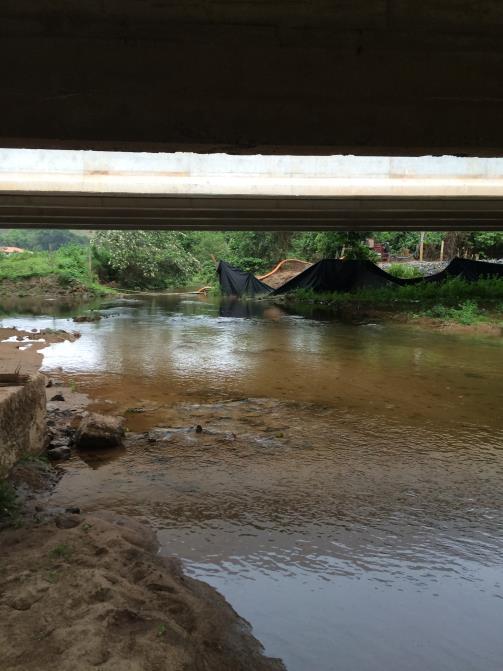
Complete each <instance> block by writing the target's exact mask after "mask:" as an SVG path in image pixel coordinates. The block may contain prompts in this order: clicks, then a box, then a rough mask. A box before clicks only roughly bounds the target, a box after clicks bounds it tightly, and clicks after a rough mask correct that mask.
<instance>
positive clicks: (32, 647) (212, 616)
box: [0, 512, 284, 671]
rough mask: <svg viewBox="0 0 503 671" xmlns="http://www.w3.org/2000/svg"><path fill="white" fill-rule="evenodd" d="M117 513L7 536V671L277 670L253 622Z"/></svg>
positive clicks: (64, 518) (0, 593)
mask: <svg viewBox="0 0 503 671" xmlns="http://www.w3.org/2000/svg"><path fill="white" fill-rule="evenodd" d="M156 549H157V548H156V543H155V538H154V535H153V534H152V533H151V532H150V531H149V530H148V529H147V528H146V527H144V526H142V525H141V524H139V523H137V522H135V521H134V520H132V519H129V518H125V517H121V516H117V515H114V514H112V513H106V512H103V513H95V514H93V515H92V516H91V515H75V514H60V515H58V516H56V517H55V519H53V520H52V521H46V522H45V523H43V524H40V525H37V526H34V527H32V528H30V529H29V530H26V529H19V530H11V531H4V532H2V536H1V544H0V621H1V623H2V626H1V628H0V650H1V651H2V664H1V668H2V670H3V671H45V670H47V671H53V670H54V669H58V671H84V670H88V669H93V668H99V669H102V670H103V671H106V670H110V671H119V670H120V671H156V670H159V671H161V670H162V671H175V670H176V671H182V670H184V671H188V670H189V669H194V671H196V670H198V669H200V670H201V671H203V670H204V671H226V670H227V671H252V670H253V671H272V670H273V669H276V670H280V669H283V668H284V667H283V665H282V664H281V663H280V662H279V661H277V660H271V659H268V658H265V657H263V656H262V654H261V647H260V644H259V643H258V642H257V641H256V640H255V639H254V638H253V636H252V635H251V634H250V628H249V625H248V624H247V623H246V622H245V621H243V620H242V619H241V618H239V616H238V615H237V614H236V613H235V612H234V611H233V610H232V608H231V607H230V606H229V605H228V604H227V602H226V601H225V600H224V598H223V597H222V596H220V595H219V594H218V593H217V592H216V591H215V590H213V589H212V588H211V587H209V586H208V585H205V584H204V583H201V582H199V581H197V580H193V579H191V578H189V577H187V576H185V575H184V574H183V572H182V569H181V567H180V564H179V563H178V562H177V561H175V560H163V559H161V558H160V557H159V556H157V555H156Z"/></svg>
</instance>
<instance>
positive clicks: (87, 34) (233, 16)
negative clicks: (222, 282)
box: [0, 0, 503, 156]
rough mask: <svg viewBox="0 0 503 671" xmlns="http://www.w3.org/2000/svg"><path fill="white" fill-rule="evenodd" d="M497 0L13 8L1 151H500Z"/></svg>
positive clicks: (53, 2) (52, 3)
mask: <svg viewBox="0 0 503 671" xmlns="http://www.w3.org/2000/svg"><path fill="white" fill-rule="evenodd" d="M502 27H503V9H502V5H501V2H499V0H475V1H474V0H460V1H458V2H452V0H407V1H402V2H396V1H395V0H354V1H351V2H348V1H345V2H333V1H332V2H330V1H329V0H298V1H296V2H291V1H289V0H271V1H270V2H262V1H253V0H251V1H247V2H244V1H234V2H223V1H222V0H194V1H193V2H163V1H162V0H161V1H159V0H142V1H141V2H139V1H138V0H80V2H76V1H73V0H71V1H68V2H64V3H61V2H60V1H59V0H45V1H44V2H43V3H41V2H40V0H17V1H16V2H6V3H3V4H2V7H1V8H0V59H1V62H2V64H3V65H4V68H3V74H2V78H1V81H0V95H1V100H2V103H3V104H2V105H1V106H0V146H9V147H46V148H62V147H66V148H80V149H81V148H88V149H98V148H101V149H116V150H121V151H123V150H127V149H129V150H134V151H145V150H147V151H161V150H162V151H190V150H191V151H199V152H215V151H228V152H230V153H240V154H254V153H260V152H262V153H275V154H313V155H318V154H319V155H321V154H325V155H326V154H336V153H354V154H359V155H366V154H374V155H422V154H427V153H433V154H442V153H453V154H464V155H471V156H497V155H501V154H502V153H503V124H501V118H502V116H503V96H502V93H501V81H502V80H503V42H502V40H501V29H502Z"/></svg>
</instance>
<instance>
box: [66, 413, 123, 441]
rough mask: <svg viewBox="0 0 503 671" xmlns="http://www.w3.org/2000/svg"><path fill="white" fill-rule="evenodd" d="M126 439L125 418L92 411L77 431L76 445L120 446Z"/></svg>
mask: <svg viewBox="0 0 503 671" xmlns="http://www.w3.org/2000/svg"><path fill="white" fill-rule="evenodd" d="M123 439H124V427H123V420H122V418H120V417H108V416H106V415H98V414H96V413H91V414H89V415H88V416H87V417H85V418H84V419H83V420H82V421H81V423H80V426H79V428H78V429H77V431H76V432H75V437H74V443H75V446H76V447H78V448H81V449H96V448H107V447H120V446H121V445H122V441H123Z"/></svg>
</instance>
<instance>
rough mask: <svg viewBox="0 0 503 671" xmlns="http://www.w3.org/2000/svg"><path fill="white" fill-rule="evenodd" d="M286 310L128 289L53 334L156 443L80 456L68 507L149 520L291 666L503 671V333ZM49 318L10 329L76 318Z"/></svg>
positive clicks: (86, 376) (55, 350) (134, 442)
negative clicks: (97, 312) (128, 294)
mask: <svg viewBox="0 0 503 671" xmlns="http://www.w3.org/2000/svg"><path fill="white" fill-rule="evenodd" d="M288 310H289V312H288V313H287V312H286V311H285V308H283V307H281V306H274V305H271V304H266V303H255V304H253V303H227V304H224V305H219V304H218V303H217V302H214V301H211V300H208V299H204V298H196V297H189V296H141V297H133V298H132V299H130V300H127V301H117V302H115V303H113V302H110V303H109V304H108V305H106V306H104V308H103V309H102V310H101V312H102V314H103V315H104V318H103V319H102V320H101V321H99V322H97V323H95V324H79V325H78V330H79V331H81V333H82V336H81V338H80V339H78V340H77V341H76V342H74V343H66V342H65V343H57V344H54V345H52V346H51V347H50V348H49V349H48V350H47V351H46V352H45V359H44V369H45V372H47V374H51V375H53V376H55V377H57V378H60V379H62V380H64V381H65V382H66V383H69V384H71V385H75V386H76V388H77V389H78V390H79V391H82V392H84V393H86V394H88V395H89V396H90V397H91V398H92V407H94V408H95V409H97V410H100V411H103V412H113V413H122V414H124V415H125V417H127V423H128V426H129V428H130V430H131V432H133V433H135V432H149V435H148V436H147V435H144V436H140V435H138V436H137V435H134V436H132V437H131V438H130V439H128V446H127V449H126V450H125V451H121V452H117V453H113V454H109V455H101V456H99V455H92V454H86V455H81V457H77V456H74V457H72V459H71V460H70V461H69V462H66V464H65V466H64V468H65V470H66V475H65V477H64V478H62V479H61V481H60V482H59V484H58V485H57V487H56V489H55V490H54V492H53V493H52V494H51V501H52V502H53V503H54V504H55V505H62V506H65V505H77V506H80V507H82V508H83V509H84V510H86V511H93V510H95V509H99V508H108V509H111V510H113V511H115V512H118V513H124V514H129V515H134V516H138V517H139V518H141V519H147V520H149V521H150V523H152V524H153V525H154V527H155V528H156V530H157V532H158V538H159V541H160V543H161V548H162V552H163V553H165V554H166V555H177V556H178V557H180V558H181V559H182V560H183V562H184V565H185V567H186V569H187V571H188V572H189V573H191V574H192V575H194V576H196V577H199V578H201V579H203V580H205V581H207V582H209V583H210V584H212V585H213V586H215V587H217V588H218V589H219V591H221V592H222V593H223V594H224V596H226V598H227V599H228V600H229V601H230V603H231V604H232V605H233V606H234V607H235V608H236V610H237V611H238V613H239V614H240V615H242V616H243V617H245V618H247V619H248V620H249V621H250V622H251V624H252V625H253V629H254V634H255V635H256V636H257V638H259V639H260V640H261V641H262V643H263V644H264V645H265V648H266V652H267V654H269V655H272V656H278V657H281V658H282V659H283V660H284V661H285V663H286V665H287V668H288V669H289V670H290V671H315V670H316V671H332V670H334V669H340V670H342V671H353V670H356V669H357V670H358V671H381V670H382V671H403V670H405V669H407V670H410V671H424V669H428V671H444V670H445V671H469V670H470V671H471V670H473V671H500V669H501V659H503V641H502V639H501V622H502V621H503V558H502V557H503V554H502V550H503V537H502V531H503V516H502V512H503V484H502V483H503V449H502V447H503V416H502V413H501V407H502V399H503V379H502V375H501V372H502V366H501V363H502V354H503V349H502V341H501V338H482V337H472V336H461V335H446V334H440V333H434V332H433V333H431V332H427V331H424V330H419V329H418V330H414V329H411V328H410V327H406V326H400V325H397V324H388V325H386V324H379V323H365V324H359V325H358V324H345V323H342V322H340V321H338V320H336V319H335V318H334V319H332V318H330V315H327V313H326V312H325V313H323V319H316V317H317V315H316V314H314V315H313V317H314V318H302V317H300V316H298V315H296V314H295V310H294V309H292V308H288ZM32 312H34V313H37V312H41V313H45V315H46V316H40V315H39V316H36V315H35V316H33V314H30V315H29V316H18V317H14V316H9V317H5V318H3V320H2V323H3V325H4V326H11V325H15V326H18V327H29V328H33V327H37V328H57V329H65V330H72V329H74V328H75V325H74V324H73V322H71V320H69V319H68V317H67V316H66V314H65V312H63V314H62V313H61V311H60V309H59V308H57V307H54V308H52V309H51V308H49V309H48V308H47V307H44V308H42V307H39V306H34V307H33V310H32ZM49 312H53V315H52V316H51V315H48V313H49ZM68 312H71V308H70V307H69V308H68ZM196 425H200V426H201V427H202V428H203V431H202V432H201V433H196V431H195V430H194V427H195V426H196ZM155 427H166V430H164V431H158V430H155Z"/></svg>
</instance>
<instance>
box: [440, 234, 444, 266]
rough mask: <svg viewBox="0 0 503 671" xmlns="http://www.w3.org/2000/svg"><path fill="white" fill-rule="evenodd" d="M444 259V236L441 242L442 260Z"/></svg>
mask: <svg viewBox="0 0 503 671" xmlns="http://www.w3.org/2000/svg"><path fill="white" fill-rule="evenodd" d="M443 260H444V239H443V238H442V242H441V243H440V262H442V261H443Z"/></svg>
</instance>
